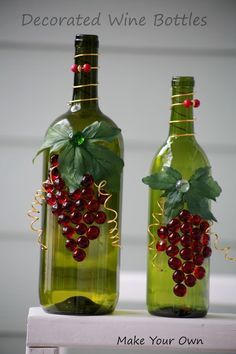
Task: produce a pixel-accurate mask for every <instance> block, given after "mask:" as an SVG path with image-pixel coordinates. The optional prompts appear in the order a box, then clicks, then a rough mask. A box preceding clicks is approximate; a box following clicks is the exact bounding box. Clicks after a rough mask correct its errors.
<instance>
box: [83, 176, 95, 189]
mask: <svg viewBox="0 0 236 354" xmlns="http://www.w3.org/2000/svg"><path fill="white" fill-rule="evenodd" d="M93 183H94V179H93V176H92V175H90V174H88V173H86V174H85V175H84V176H83V178H82V181H81V185H82V186H83V187H90V186H92V185H93Z"/></svg>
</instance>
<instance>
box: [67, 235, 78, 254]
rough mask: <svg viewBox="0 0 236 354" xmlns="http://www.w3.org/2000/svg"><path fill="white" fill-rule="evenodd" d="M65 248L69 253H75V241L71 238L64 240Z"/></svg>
mask: <svg viewBox="0 0 236 354" xmlns="http://www.w3.org/2000/svg"><path fill="white" fill-rule="evenodd" d="M66 248H67V249H68V250H69V251H75V250H76V248H77V243H76V241H75V240H74V239H73V238H72V239H68V240H66Z"/></svg>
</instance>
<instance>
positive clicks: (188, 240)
mask: <svg viewBox="0 0 236 354" xmlns="http://www.w3.org/2000/svg"><path fill="white" fill-rule="evenodd" d="M180 243H181V245H182V246H183V247H189V246H191V244H192V239H191V236H189V235H183V236H182V237H181V239H180Z"/></svg>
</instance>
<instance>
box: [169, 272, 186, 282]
mask: <svg viewBox="0 0 236 354" xmlns="http://www.w3.org/2000/svg"><path fill="white" fill-rule="evenodd" d="M184 278H185V275H184V272H182V270H176V271H175V272H174V273H173V275H172V279H173V280H174V282H175V283H182V281H184Z"/></svg>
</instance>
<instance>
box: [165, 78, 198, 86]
mask: <svg viewBox="0 0 236 354" xmlns="http://www.w3.org/2000/svg"><path fill="white" fill-rule="evenodd" d="M194 83H195V82H194V77H193V76H173V77H172V80H171V86H172V87H179V86H181V87H189V86H190V87H194Z"/></svg>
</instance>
